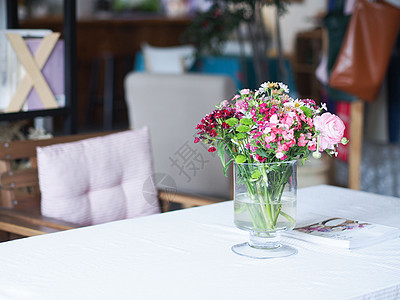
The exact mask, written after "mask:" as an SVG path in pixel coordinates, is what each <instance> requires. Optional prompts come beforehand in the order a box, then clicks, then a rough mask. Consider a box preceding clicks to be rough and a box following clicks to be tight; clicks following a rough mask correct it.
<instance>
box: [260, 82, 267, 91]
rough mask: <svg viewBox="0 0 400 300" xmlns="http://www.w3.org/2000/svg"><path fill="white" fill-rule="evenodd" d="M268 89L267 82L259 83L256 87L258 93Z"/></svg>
mask: <svg viewBox="0 0 400 300" xmlns="http://www.w3.org/2000/svg"><path fill="white" fill-rule="evenodd" d="M267 89H268V83H266V82H264V83H262V84H261V86H260V88H259V89H258V90H259V91H260V93H263V92H265V91H266V90H267Z"/></svg>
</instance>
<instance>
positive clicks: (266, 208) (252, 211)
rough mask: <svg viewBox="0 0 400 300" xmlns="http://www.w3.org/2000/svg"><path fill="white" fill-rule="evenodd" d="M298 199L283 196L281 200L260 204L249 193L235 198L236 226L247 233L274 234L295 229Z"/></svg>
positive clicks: (291, 196)
mask: <svg viewBox="0 0 400 300" xmlns="http://www.w3.org/2000/svg"><path fill="white" fill-rule="evenodd" d="M296 207H297V206H296V197H294V196H293V195H283V196H282V198H281V200H280V201H279V202H278V201H273V202H271V203H266V204H265V203H261V204H260V203H259V202H257V201H255V200H252V199H249V196H248V194H247V193H243V194H239V195H236V196H235V201H234V210H235V225H236V226H237V227H238V228H240V229H242V230H247V231H254V232H274V231H282V230H290V229H293V228H294V226H295V224H296V211H297V209H296Z"/></svg>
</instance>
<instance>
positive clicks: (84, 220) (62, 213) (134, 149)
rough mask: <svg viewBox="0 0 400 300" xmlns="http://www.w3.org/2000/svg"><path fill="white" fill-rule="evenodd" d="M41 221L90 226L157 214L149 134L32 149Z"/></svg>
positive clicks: (119, 135)
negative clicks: (40, 198) (38, 188)
mask: <svg viewBox="0 0 400 300" xmlns="http://www.w3.org/2000/svg"><path fill="white" fill-rule="evenodd" d="M37 157H38V171H39V185H40V190H41V194H42V200H41V209H42V215H44V216H48V217H53V218H57V219H61V220H65V221H69V222H73V223H76V224H79V225H94V224H100V223H104V222H110V221H114V220H120V219H126V218H134V217H138V216H145V215H149V214H154V213H158V212H160V207H159V204H158V200H157V194H156V187H155V186H154V184H153V181H152V176H153V164H152V155H151V149H150V139H149V132H148V129H147V128H146V127H145V128H142V129H140V130H134V131H133V130H129V131H125V132H121V133H115V134H110V135H107V136H103V137H96V138H90V139H86V140H82V141H78V142H72V143H65V144H57V145H52V146H47V147H38V148H37Z"/></svg>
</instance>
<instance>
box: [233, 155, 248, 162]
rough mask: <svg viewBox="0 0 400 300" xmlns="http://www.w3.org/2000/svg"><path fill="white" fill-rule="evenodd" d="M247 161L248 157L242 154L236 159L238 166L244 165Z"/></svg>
mask: <svg viewBox="0 0 400 300" xmlns="http://www.w3.org/2000/svg"><path fill="white" fill-rule="evenodd" d="M246 160H247V158H246V156H244V155H242V154H239V155H238V156H236V158H235V162H236V163H237V164H242V163H244V162H245V161H246Z"/></svg>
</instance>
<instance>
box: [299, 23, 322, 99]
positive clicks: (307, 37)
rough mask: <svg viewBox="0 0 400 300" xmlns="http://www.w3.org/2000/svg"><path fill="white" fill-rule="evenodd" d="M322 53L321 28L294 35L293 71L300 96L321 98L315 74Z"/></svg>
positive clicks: (319, 86) (319, 85)
mask: <svg viewBox="0 0 400 300" xmlns="http://www.w3.org/2000/svg"><path fill="white" fill-rule="evenodd" d="M321 53H322V29H320V28H318V29H315V30H312V31H306V32H301V33H299V34H298V35H297V37H296V45H295V54H294V57H293V71H294V76H295V80H296V86H297V89H298V93H299V97H300V98H310V99H314V100H316V101H319V100H320V99H321V84H320V83H319V81H318V80H317V78H316V76H315V70H316V68H317V67H318V64H319V62H320V58H321Z"/></svg>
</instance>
